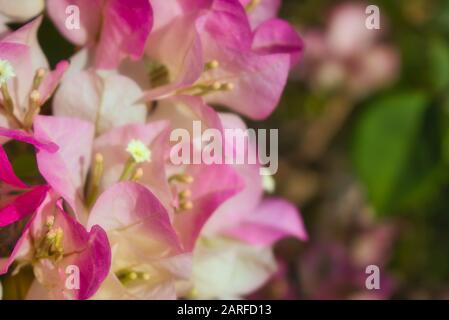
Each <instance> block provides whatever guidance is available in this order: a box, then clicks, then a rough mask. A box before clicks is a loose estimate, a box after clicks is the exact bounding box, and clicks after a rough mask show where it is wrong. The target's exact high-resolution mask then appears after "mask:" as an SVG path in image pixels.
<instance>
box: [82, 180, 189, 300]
mask: <svg viewBox="0 0 449 320" xmlns="http://www.w3.org/2000/svg"><path fill="white" fill-rule="evenodd" d="M95 224H98V225H100V226H101V227H102V228H104V229H105V230H106V232H107V234H108V237H109V241H110V244H111V248H112V267H111V272H110V274H109V276H108V278H107V279H106V281H105V282H104V283H103V285H102V287H101V288H100V290H99V291H98V292H97V294H96V295H95V296H94V298H95V299H174V298H176V287H175V286H176V282H177V281H181V280H184V279H186V278H187V277H188V276H189V275H190V270H191V266H190V265H191V262H190V260H191V258H190V254H188V253H185V252H184V251H183V249H182V247H181V243H180V241H179V239H178V237H177V235H176V231H175V230H174V229H173V227H172V225H171V223H170V218H169V216H168V212H167V210H166V209H165V208H164V207H163V205H162V204H161V203H160V201H159V200H158V199H157V198H156V197H155V196H154V195H153V194H152V193H151V192H150V191H149V190H148V189H147V188H145V187H144V186H141V185H140V184H137V183H134V182H122V183H119V184H115V185H114V186H112V187H111V188H109V189H108V190H107V191H105V192H104V193H103V194H102V195H101V196H100V197H99V198H98V201H97V202H96V204H95V206H94V207H93V209H92V212H91V214H90V217H89V221H88V226H92V225H95Z"/></svg>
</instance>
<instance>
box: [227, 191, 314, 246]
mask: <svg viewBox="0 0 449 320" xmlns="http://www.w3.org/2000/svg"><path fill="white" fill-rule="evenodd" d="M224 233H225V234H227V235H229V236H232V237H234V238H237V239H239V240H241V241H245V242H246V243H249V244H251V245H258V246H272V245H273V244H274V243H275V242H276V241H278V240H280V239H282V238H284V237H287V236H293V237H296V238H298V239H300V240H307V232H306V230H305V227H304V223H303V221H302V218H301V216H300V214H299V212H298V210H297V209H296V207H295V206H293V205H292V204H290V203H289V202H287V201H285V200H282V199H267V200H264V201H262V203H261V204H260V205H259V207H257V208H256V209H255V210H254V212H252V213H250V214H247V215H245V217H244V218H243V221H241V223H240V224H239V225H238V226H236V227H234V228H232V229H230V230H227V231H225V232H224Z"/></svg>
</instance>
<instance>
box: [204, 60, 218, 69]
mask: <svg viewBox="0 0 449 320" xmlns="http://www.w3.org/2000/svg"><path fill="white" fill-rule="evenodd" d="M219 66H220V63H219V62H218V61H217V60H212V61H209V62H208V63H206V64H205V65H204V71H206V72H207V71H210V70H213V69H217V68H218V67H219Z"/></svg>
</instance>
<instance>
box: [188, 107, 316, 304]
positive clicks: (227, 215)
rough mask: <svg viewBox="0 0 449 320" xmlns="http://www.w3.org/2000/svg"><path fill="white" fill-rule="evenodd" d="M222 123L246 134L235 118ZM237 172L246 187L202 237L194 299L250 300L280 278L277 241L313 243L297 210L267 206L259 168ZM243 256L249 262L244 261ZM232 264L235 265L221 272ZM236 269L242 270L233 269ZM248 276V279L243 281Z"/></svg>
mask: <svg viewBox="0 0 449 320" xmlns="http://www.w3.org/2000/svg"><path fill="white" fill-rule="evenodd" d="M221 118H222V120H223V127H224V128H245V125H244V124H243V122H242V121H241V120H240V119H239V118H237V117H235V116H231V115H226V116H222V117H221ZM248 147H251V145H249V146H248ZM234 167H236V170H237V172H239V173H240V176H241V177H242V178H243V179H244V181H245V185H246V187H245V189H243V191H242V192H240V193H239V194H237V195H236V196H235V197H233V198H231V199H229V200H227V201H226V202H224V203H223V204H222V205H221V206H220V207H219V208H218V210H217V211H216V212H215V213H214V214H213V215H212V216H211V218H210V219H209V221H208V222H207V223H206V225H205V227H204V229H203V230H202V232H201V234H200V239H199V241H198V242H197V245H196V247H195V249H194V263H193V278H192V285H193V291H192V296H193V297H197V298H226V297H228V298H229V297H233V298H236V297H241V296H243V295H246V294H249V293H251V292H252V291H254V290H255V289H257V288H259V287H261V286H262V285H263V284H264V283H265V282H266V281H267V280H268V279H269V278H270V277H271V276H272V275H273V273H274V272H275V270H276V262H275V260H274V258H273V256H272V252H271V250H272V246H273V244H274V243H275V242H276V241H278V240H280V239H282V238H284V237H289V236H293V237H295V238H297V239H299V240H307V233H306V231H305V228H304V224H303V222H302V219H301V217H300V215H299V212H298V210H297V209H296V207H294V206H293V205H291V204H289V203H288V202H286V201H284V200H280V199H276V198H271V199H270V198H269V199H267V200H262V196H263V183H262V177H261V176H260V173H259V168H260V167H259V165H257V164H255V165H234ZM241 256H245V257H247V258H245V259H244V260H243V261H242V259H241V258H240V257H241ZM226 260H227V261H229V262H226V263H224V264H223V266H221V265H222V263H223V261H226ZM231 261H232V262H231ZM233 263H234V264H235V267H236V268H237V269H233V268H234V266H233ZM230 265H231V266H230ZM219 266H221V267H219ZM242 274H245V279H240V276H241V275H242ZM249 275H252V276H249ZM215 283H220V284H221V287H216V286H215V285H212V284H215ZM231 283H232V284H234V285H230V284H231ZM236 283H239V285H237V284H236ZM215 288H218V289H217V290H215Z"/></svg>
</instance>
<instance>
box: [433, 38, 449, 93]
mask: <svg viewBox="0 0 449 320" xmlns="http://www.w3.org/2000/svg"><path fill="white" fill-rule="evenodd" d="M429 59H430V77H431V78H430V79H431V81H432V85H433V86H434V87H435V88H436V89H437V90H438V91H445V90H447V89H448V88H449V46H448V44H447V42H446V41H443V40H442V39H440V38H434V39H432V41H431V42H430V46H429Z"/></svg>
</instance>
